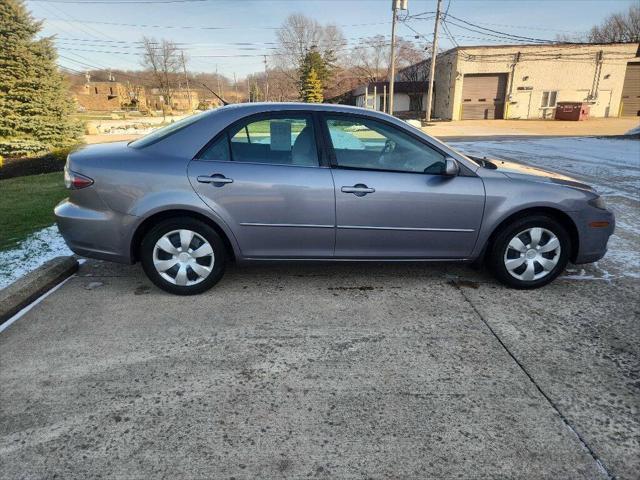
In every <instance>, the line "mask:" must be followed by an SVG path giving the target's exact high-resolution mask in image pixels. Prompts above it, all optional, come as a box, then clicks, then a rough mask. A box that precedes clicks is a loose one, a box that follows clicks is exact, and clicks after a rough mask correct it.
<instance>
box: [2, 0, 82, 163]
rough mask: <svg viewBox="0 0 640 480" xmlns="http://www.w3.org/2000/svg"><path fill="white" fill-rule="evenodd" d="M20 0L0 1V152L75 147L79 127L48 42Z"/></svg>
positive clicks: (23, 151) (49, 40)
mask: <svg viewBox="0 0 640 480" xmlns="http://www.w3.org/2000/svg"><path fill="white" fill-rule="evenodd" d="M40 29H41V23H40V22H37V21H35V20H34V19H33V18H32V17H31V15H30V14H29V12H28V11H27V10H26V8H25V6H24V3H23V1H22V0H2V1H1V2H0V45H1V47H0V154H9V155H11V154H24V153H29V152H34V153H36V152H44V151H47V150H49V149H51V148H54V147H63V146H68V145H72V144H74V143H77V141H78V138H79V136H80V134H81V133H82V127H81V125H80V124H79V123H78V122H76V121H74V120H73V119H72V118H71V116H70V115H71V113H73V111H74V110H75V103H74V101H73V100H72V99H71V98H70V97H69V94H68V88H67V85H66V84H65V82H64V79H63V77H62V75H61V74H60V72H59V71H58V67H57V65H56V52H55V49H54V47H53V43H52V41H51V39H50V38H43V39H37V38H36V34H37V33H38V32H39V31H40Z"/></svg>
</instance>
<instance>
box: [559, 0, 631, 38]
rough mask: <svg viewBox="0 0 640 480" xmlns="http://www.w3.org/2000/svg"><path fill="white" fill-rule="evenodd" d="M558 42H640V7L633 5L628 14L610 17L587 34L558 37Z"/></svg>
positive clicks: (560, 35) (615, 14) (563, 34)
mask: <svg viewBox="0 0 640 480" xmlns="http://www.w3.org/2000/svg"><path fill="white" fill-rule="evenodd" d="M556 40H557V41H558V42H567V43H580V42H591V43H618V42H620V43H625V42H630V43H633V42H640V6H638V5H631V6H630V7H629V10H627V11H626V12H622V13H614V14H613V15H609V16H608V17H607V18H606V19H605V20H604V21H603V22H602V23H601V24H600V25H596V26H594V27H591V30H589V31H588V32H587V33H584V34H578V33H574V34H568V33H562V34H559V35H556Z"/></svg>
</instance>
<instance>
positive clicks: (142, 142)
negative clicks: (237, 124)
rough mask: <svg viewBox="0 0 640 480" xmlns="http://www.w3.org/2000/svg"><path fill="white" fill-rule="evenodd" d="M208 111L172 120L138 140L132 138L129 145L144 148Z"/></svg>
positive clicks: (191, 122) (177, 130)
mask: <svg viewBox="0 0 640 480" xmlns="http://www.w3.org/2000/svg"><path fill="white" fill-rule="evenodd" d="M209 113H211V112H209V111H206V112H200V113H198V114H196V115H190V116H188V117H185V118H183V119H182V120H178V121H177V122H173V123H171V124H169V125H167V126H166V127H162V128H159V129H158V130H155V131H153V132H151V133H150V134H148V135H145V136H144V137H142V138H140V139H138V140H134V141H133V142H130V143H129V146H130V147H133V148H144V147H146V146H148V145H151V144H153V143H156V142H159V141H160V140H162V139H164V138H166V137H168V136H170V135H173V134H174V133H176V132H179V131H180V130H182V129H183V128H186V127H188V126H189V125H191V124H194V123H196V122H197V121H199V120H201V119H202V117H204V116H206V115H209Z"/></svg>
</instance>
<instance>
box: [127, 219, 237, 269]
mask: <svg viewBox="0 0 640 480" xmlns="http://www.w3.org/2000/svg"><path fill="white" fill-rule="evenodd" d="M185 217H188V218H192V219H194V220H199V221H201V222H203V223H206V224H207V225H209V226H210V227H211V228H213V229H214V230H215V231H216V233H217V234H218V235H220V238H221V239H222V241H223V242H224V246H225V248H226V249H227V252H228V254H229V257H230V258H229V259H230V260H232V261H235V260H236V251H235V248H234V244H233V243H232V242H231V239H230V238H229V235H227V233H226V232H225V231H224V229H223V228H222V227H220V225H219V224H218V223H217V222H216V221H215V220H213V219H212V218H210V217H208V216H206V215H204V214H202V213H199V212H195V211H193V210H187V209H171V210H162V211H160V212H156V213H154V214H152V215H150V216H149V217H147V218H145V219H144V220H143V221H142V222H141V223H140V225H138V226H137V227H136V229H135V231H134V233H133V236H132V237H131V245H130V249H131V260H132V262H137V261H138V260H140V245H141V243H142V239H143V238H144V236H145V235H146V234H147V232H149V230H151V229H152V228H153V227H154V226H155V225H156V224H157V223H158V222H161V221H163V220H167V219H169V218H185Z"/></svg>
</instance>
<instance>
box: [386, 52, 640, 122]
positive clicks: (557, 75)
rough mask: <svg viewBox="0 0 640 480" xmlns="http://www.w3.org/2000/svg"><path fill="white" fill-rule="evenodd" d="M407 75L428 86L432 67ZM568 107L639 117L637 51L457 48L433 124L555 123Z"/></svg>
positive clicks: (446, 61) (449, 55) (445, 60)
mask: <svg viewBox="0 0 640 480" xmlns="http://www.w3.org/2000/svg"><path fill="white" fill-rule="evenodd" d="M409 68H411V69H412V70H411V71H410V74H411V75H410V76H411V77H412V79H416V80H419V81H421V82H422V83H424V84H425V85H426V84H427V79H428V71H429V61H428V60H427V61H425V62H421V63H420V64H416V65H412V66H411V67H409ZM416 73H417V74H418V77H419V78H416ZM406 75H407V69H403V70H401V71H399V72H398V75H397V77H396V80H399V81H403V80H406ZM425 88H426V87H425ZM566 101H569V102H585V103H587V104H588V105H589V107H590V114H589V116H590V117H617V116H627V115H631V116H637V115H640V56H639V52H638V44H637V43H618V44H555V45H492V46H475V47H456V48H453V49H451V50H448V51H446V52H444V53H442V54H439V55H438V57H437V63H436V75H435V83H434V101H433V109H432V118H440V119H445V120H468V119H503V118H504V119H535V118H554V116H555V109H556V104H557V103H558V102H566ZM401 105H402V104H400V105H396V109H400V108H401Z"/></svg>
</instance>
